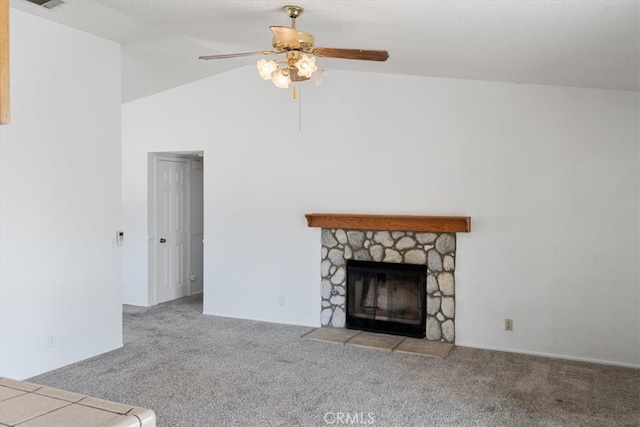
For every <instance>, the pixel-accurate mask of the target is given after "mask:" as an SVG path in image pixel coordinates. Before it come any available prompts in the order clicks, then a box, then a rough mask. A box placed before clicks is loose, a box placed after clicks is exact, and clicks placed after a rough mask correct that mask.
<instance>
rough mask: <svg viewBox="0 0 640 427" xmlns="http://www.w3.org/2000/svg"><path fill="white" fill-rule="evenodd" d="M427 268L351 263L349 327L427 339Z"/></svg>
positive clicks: (410, 265) (348, 301)
mask: <svg viewBox="0 0 640 427" xmlns="http://www.w3.org/2000/svg"><path fill="white" fill-rule="evenodd" d="M426 278H427V266H426V265H413V264H394V263H382V262H370V261H355V260H348V261H347V319H346V327H347V328H349V329H361V330H366V331H373V332H382V333H390V334H396V335H406V336H411V337H419V338H424V336H425V334H426V307H425V306H426Z"/></svg>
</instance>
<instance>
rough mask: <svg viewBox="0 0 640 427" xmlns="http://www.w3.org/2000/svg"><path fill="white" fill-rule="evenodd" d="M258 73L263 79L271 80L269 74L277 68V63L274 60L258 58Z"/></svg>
mask: <svg viewBox="0 0 640 427" xmlns="http://www.w3.org/2000/svg"><path fill="white" fill-rule="evenodd" d="M257 67H258V74H260V77H262V78H263V79H264V80H271V76H272V74H273V72H274V71H276V70H277V69H278V63H277V62H276V61H274V60H271V61H267V60H266V59H260V60H258V64H257Z"/></svg>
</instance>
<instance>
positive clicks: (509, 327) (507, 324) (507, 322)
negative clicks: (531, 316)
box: [504, 319, 513, 332]
mask: <svg viewBox="0 0 640 427" xmlns="http://www.w3.org/2000/svg"><path fill="white" fill-rule="evenodd" d="M504 330H505V331H510V332H511V331H513V319H504Z"/></svg>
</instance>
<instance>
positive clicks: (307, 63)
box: [295, 55, 318, 77]
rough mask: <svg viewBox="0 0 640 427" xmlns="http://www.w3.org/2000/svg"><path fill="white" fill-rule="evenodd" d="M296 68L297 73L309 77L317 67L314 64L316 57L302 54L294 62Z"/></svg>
mask: <svg viewBox="0 0 640 427" xmlns="http://www.w3.org/2000/svg"><path fill="white" fill-rule="evenodd" d="M295 66H296V68H297V69H298V75H299V76H302V77H311V75H312V74H313V73H314V72H315V71H316V70H317V69H318V67H317V66H316V57H315V56H313V55H312V56H307V55H302V57H301V58H300V59H299V60H298V61H297V62H296V63H295Z"/></svg>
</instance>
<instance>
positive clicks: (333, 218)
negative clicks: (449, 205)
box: [305, 213, 471, 233]
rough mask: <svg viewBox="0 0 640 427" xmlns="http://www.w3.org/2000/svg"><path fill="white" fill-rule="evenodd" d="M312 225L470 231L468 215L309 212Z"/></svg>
mask: <svg viewBox="0 0 640 427" xmlns="http://www.w3.org/2000/svg"><path fill="white" fill-rule="evenodd" d="M305 217H306V218H307V225H308V226H309V227H320V228H342V229H345V230H392V231H437V232H450V233H468V232H470V231H471V217H468V216H413V215H358V214H332V213H311V214H306V215H305Z"/></svg>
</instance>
